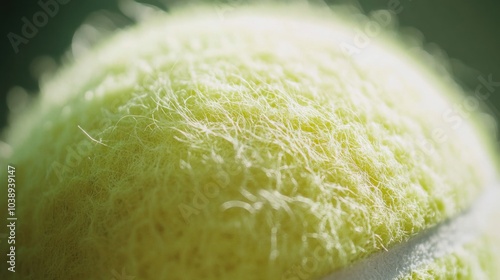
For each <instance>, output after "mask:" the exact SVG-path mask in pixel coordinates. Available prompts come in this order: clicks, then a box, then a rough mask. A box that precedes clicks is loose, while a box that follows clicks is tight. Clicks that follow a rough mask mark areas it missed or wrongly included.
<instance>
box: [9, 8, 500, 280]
mask: <svg viewBox="0 0 500 280" xmlns="http://www.w3.org/2000/svg"><path fill="white" fill-rule="evenodd" d="M355 28H356V25H355V24H353V23H349V22H346V21H344V20H341V19H339V18H337V17H335V16H334V15H330V14H322V13H319V12H317V11H316V12H309V11H307V9H302V10H301V11H300V12H297V11H291V10H290V12H289V13H286V15H285V13H283V12H278V10H276V9H275V8H266V9H260V8H259V9H256V8H239V9H235V10H234V11H232V12H231V13H227V14H226V15H225V16H224V17H223V18H221V17H220V16H218V14H217V13H216V12H215V11H213V10H202V11H192V10H185V11H181V12H177V13H175V14H173V15H159V16H157V17H155V18H154V19H151V20H150V21H149V22H147V23H144V24H141V25H139V26H137V27H135V28H132V29H130V30H126V31H123V32H121V33H120V34H118V35H116V36H114V37H113V38H111V39H110V40H108V41H107V42H106V43H104V44H102V45H99V46H97V47H96V48H95V49H94V50H92V51H91V52H90V53H88V54H86V55H84V56H83V57H80V58H78V59H77V60H76V61H75V63H72V64H69V65H68V66H66V67H65V68H64V69H63V70H62V71H61V72H59V74H58V75H57V76H56V77H55V78H54V79H53V80H52V81H50V82H49V83H47V84H45V85H44V86H43V87H42V90H41V97H40V99H39V100H38V101H37V103H36V104H35V106H34V107H33V108H32V109H31V110H30V111H29V112H27V113H26V114H25V115H24V116H22V117H19V118H18V119H17V121H15V122H14V125H13V126H12V127H11V128H10V129H9V131H8V134H7V135H8V138H7V142H8V143H9V144H10V145H11V146H12V147H13V150H14V152H13V155H12V157H11V158H9V159H8V160H9V162H11V163H12V164H14V165H15V166H16V169H17V178H18V183H17V184H18V186H19V187H18V189H17V191H18V220H19V222H18V225H19V227H18V231H17V239H18V241H19V246H18V251H17V252H18V269H19V271H18V272H17V277H20V278H18V279H110V278H112V277H114V275H115V273H117V272H118V273H122V272H123V273H125V274H127V275H130V276H134V277H136V278H135V279H182V280H185V279H207V280H212V279H238V280H247V279H261V280H268V279H269V280H271V279H318V277H321V276H324V275H327V274H329V273H331V272H332V271H334V270H336V269H339V268H342V267H345V266H346V265H348V264H350V263H352V262H355V261H357V260H359V259H361V258H363V257H366V256H369V255H370V254H372V253H374V252H377V251H379V250H386V249H390V247H391V246H392V245H394V244H397V243H399V242H404V241H406V240H408V238H410V237H411V236H413V235H415V234H417V233H418V232H420V231H422V230H424V229H426V228H429V227H431V226H433V225H435V224H437V223H440V222H442V221H443V220H445V219H446V218H448V217H451V216H453V215H455V214H457V213H459V212H460V211H462V210H464V209H466V208H467V207H468V206H469V205H471V203H472V202H473V201H474V199H475V198H476V197H477V196H478V195H479V194H480V192H481V191H482V189H483V188H485V187H486V186H488V185H491V184H493V183H494V182H495V181H497V179H498V176H497V174H498V168H497V165H495V162H494V161H495V159H493V158H491V156H490V154H491V152H490V150H489V148H488V146H489V145H490V143H489V142H487V141H488V140H485V139H486V137H483V135H485V132H484V131H485V130H484V129H483V128H482V127H481V126H480V124H479V121H478V117H477V115H476V113H474V112H470V114H469V115H465V116H462V115H459V114H458V113H456V112H455V113H454V111H453V108H454V106H455V105H457V104H459V105H460V104H462V102H463V99H462V95H461V93H460V89H459V88H458V87H457V86H456V85H454V84H453V83H452V82H450V81H448V80H447V79H446V78H444V77H438V76H437V74H436V73H434V72H433V71H432V70H429V69H427V68H426V66H424V63H419V62H418V61H417V60H418V59H414V58H411V57H409V56H408V55H407V54H406V53H407V50H406V49H405V48H404V47H402V46H401V45H399V44H397V43H393V42H392V41H391V39H389V38H385V37H384V36H382V35H381V36H378V37H373V38H372V40H371V41H370V44H368V45H367V46H366V47H365V48H363V49H362V50H361V52H360V53H359V54H356V55H349V54H348V53H346V52H345V51H343V49H342V44H343V43H344V42H349V41H350V40H352V38H353V36H354V34H355V32H356V31H355V30H356V29H355ZM450 110H451V111H450ZM1 203H2V204H1V206H2V207H3V206H4V203H5V202H4V201H2V202H1ZM2 209H3V208H2ZM0 246H2V250H5V244H3V243H2V244H0ZM484 250H487V249H484ZM2 255H4V254H2ZM457 261H458V260H457ZM441 262H446V263H449V262H454V263H456V261H455V260H451V261H448V260H445V261H441ZM2 273H3V272H2Z"/></svg>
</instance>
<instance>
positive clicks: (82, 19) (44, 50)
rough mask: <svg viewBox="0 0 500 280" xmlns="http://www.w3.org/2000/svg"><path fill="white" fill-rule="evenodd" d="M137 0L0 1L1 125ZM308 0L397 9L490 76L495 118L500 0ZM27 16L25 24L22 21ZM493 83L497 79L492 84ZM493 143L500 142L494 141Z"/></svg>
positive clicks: (463, 69)
mask: <svg viewBox="0 0 500 280" xmlns="http://www.w3.org/2000/svg"><path fill="white" fill-rule="evenodd" d="M137 2H139V3H141V4H144V5H146V6H154V7H159V8H161V9H163V10H167V11H168V10H169V9H170V8H171V7H172V6H173V5H175V4H178V3H180V2H194V1H181V0H178V1H175V0H138V1H137ZM137 2H133V1H131V0H123V1H120V0H30V1H24V0H2V5H1V7H0V9H1V14H0V19H1V21H2V24H1V34H2V40H1V41H2V43H1V54H2V55H1V75H0V94H1V96H0V127H4V126H5V125H6V123H7V119H8V118H7V116H8V114H9V111H16V110H18V107H19V104H23V103H25V102H26V101H28V100H29V99H30V98H31V97H33V96H35V95H36V94H37V91H38V81H39V79H40V78H43V77H44V75H46V74H47V73H50V72H53V71H54V70H55V69H56V68H57V67H58V65H60V64H61V62H63V61H64V60H65V59H67V58H68V55H69V50H72V51H73V52H75V51H79V50H78V46H75V44H72V42H74V40H75V38H78V36H77V35H78V34H81V33H87V35H88V33H92V30H91V29H88V28H84V26H85V23H86V22H94V23H95V22H99V24H100V25H101V26H105V27H106V28H105V29H107V30H108V31H109V32H108V33H103V34H101V35H99V36H97V35H96V36H93V37H94V38H95V40H98V39H102V38H98V37H106V36H110V33H112V31H113V30H116V29H119V28H124V27H126V26H129V25H132V24H134V22H135V21H136V20H137V14H134V13H133V12H131V11H132V10H133V8H134V5H137ZM204 2H211V3H213V4H215V5H216V6H217V7H219V8H220V9H221V11H224V9H226V10H230V9H231V8H234V7H236V6H237V5H239V4H242V3H245V2H250V1H245V0H234V1H231V0H228V1H223V0H214V1H204ZM309 2H311V3H319V4H324V3H325V2H326V3H327V4H345V3H352V4H354V5H356V6H358V7H359V8H360V9H361V10H362V11H364V12H365V13H367V14H368V13H370V12H372V11H375V10H379V9H391V10H393V11H395V13H396V14H397V17H398V22H399V23H398V28H399V29H401V30H402V31H404V32H407V31H408V30H410V31H411V32H412V33H413V34H417V35H418V36H423V38H424V42H425V43H426V47H429V48H434V49H435V46H439V48H440V49H441V50H443V51H444V53H443V55H444V56H445V57H447V59H448V61H449V62H450V65H451V69H452V70H453V71H452V72H453V75H454V76H455V77H456V79H457V81H458V82H459V83H460V84H461V85H462V86H463V87H464V88H465V89H466V91H468V92H469V93H470V94H472V93H473V91H474V89H475V88H476V87H477V86H478V84H480V81H479V80H478V77H483V78H484V79H485V80H490V88H491V89H492V90H490V92H491V96H490V97H489V98H488V99H487V103H488V107H489V111H490V112H489V113H490V114H491V115H493V116H494V117H495V118H496V119H497V120H500V16H499V12H500V1H498V0H477V1H453V0H441V1H423V0H357V1H349V0H343V1H328V0H326V1H322V0H310V1H309ZM54 3H56V5H54ZM27 21H28V22H29V23H26V22H27ZM35 21H36V22H35ZM33 23H37V24H38V25H39V27H37V26H29V25H30V24H33ZM25 25H26V26H27V27H25ZM30 28H31V29H30ZM409 28H410V29H409ZM415 30H418V32H416V31H415ZM23 32H24V33H23ZM23 34H24V35H23ZM26 35H28V36H26ZM91 35H92V34H91ZM28 37H30V38H28ZM90 37H92V36H90ZM87 44H89V42H87ZM90 44H92V41H90ZM75 48H76V49H75ZM491 81H493V82H491ZM495 83H497V85H494V84H495ZM491 85H494V86H491ZM497 139H498V133H497ZM497 141H498V142H499V146H500V140H497Z"/></svg>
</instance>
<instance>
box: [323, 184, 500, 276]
mask: <svg viewBox="0 0 500 280" xmlns="http://www.w3.org/2000/svg"><path fill="white" fill-rule="evenodd" d="M499 196H500V188H498V187H489V188H487V189H486V190H485V191H483V194H482V195H481V196H480V197H479V198H478V199H477V200H476V201H475V202H474V204H473V205H472V206H471V207H470V208H469V209H467V210H466V211H464V212H462V213H461V214H459V215H458V216H455V217H454V218H451V219H448V220H446V221H444V222H442V223H440V224H438V225H436V226H434V227H432V228H430V229H428V230H426V231H423V232H422V233H419V234H417V235H416V236H414V237H413V238H411V239H410V240H408V241H407V242H405V243H401V244H398V245H395V246H394V247H392V248H390V249H389V250H388V251H383V252H379V253H375V254H374V255H371V256H369V257H368V258H366V259H364V260H360V261H358V262H356V263H355V264H354V265H352V266H349V267H346V268H343V269H341V270H339V271H336V272H334V273H333V274H330V275H328V276H326V277H325V278H322V280H365V279H369V280H392V279H399V278H400V277H403V276H406V275H409V274H410V273H411V272H412V271H413V270H415V269H416V268H419V267H421V266H424V265H426V264H429V263H432V262H434V261H435V260H436V259H438V258H440V257H443V256H445V255H447V254H450V253H453V252H454V251H456V250H457V249H459V248H460V247H462V246H463V245H465V244H467V243H468V242H470V241H472V240H473V239H474V238H476V237H478V236H479V235H480V234H481V233H482V232H484V231H485V229H486V227H487V225H488V218H487V217H486V216H488V214H489V213H491V212H492V209H493V208H494V207H498V206H497V205H496V204H497V203H499V202H498V198H499ZM490 221H491V220H490Z"/></svg>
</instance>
